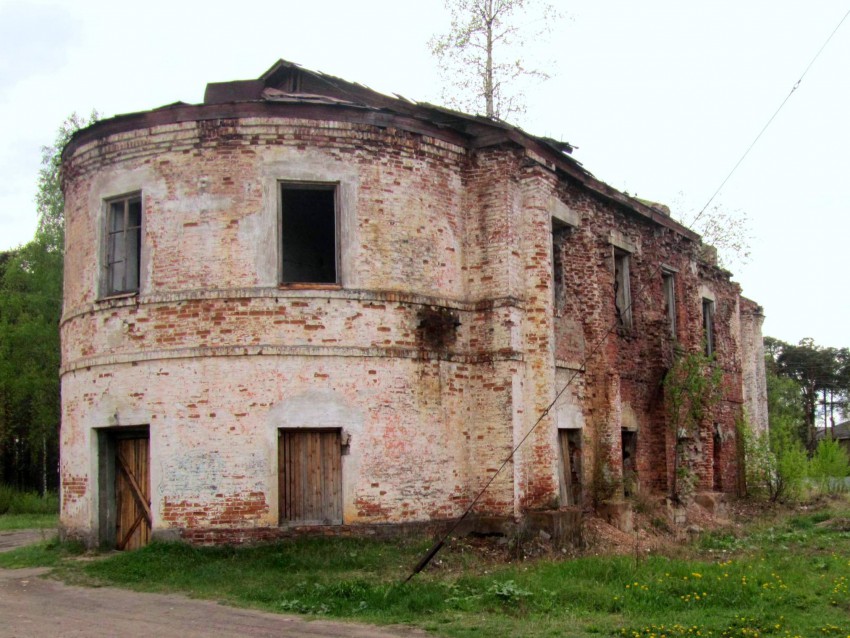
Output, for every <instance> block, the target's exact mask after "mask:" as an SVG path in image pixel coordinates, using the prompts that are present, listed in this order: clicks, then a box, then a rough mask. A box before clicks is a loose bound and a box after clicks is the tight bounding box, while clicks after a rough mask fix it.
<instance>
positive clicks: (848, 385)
mask: <svg viewBox="0 0 850 638" xmlns="http://www.w3.org/2000/svg"><path fill="white" fill-rule="evenodd" d="M764 344H765V352H766V363H767V369H768V371H769V372H774V373H775V374H777V375H779V376H782V377H785V378H788V379H793V380H794V381H795V382H796V383H797V384H798V387H799V391H800V394H799V408H800V409H801V410H802V412H803V415H804V417H805V424H806V446H807V447H808V449H809V451H814V448H815V445H816V429H815V424H816V419H817V416H818V410H819V407H820V406H823V409H824V410H826V416H834V414H833V413H834V411H835V409H838V410H839V411H841V410H846V408H847V406H848V400H850V349H849V348H831V347H824V346H819V345H817V344H816V343H815V342H814V341H813V340H812V339H802V340H801V341H800V343H798V344H797V345H792V344H789V343H785V342H784V341H780V340H778V339H774V338H772V337H765V339H764ZM768 381H770V377H768Z"/></svg>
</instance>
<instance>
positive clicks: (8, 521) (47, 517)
mask: <svg viewBox="0 0 850 638" xmlns="http://www.w3.org/2000/svg"><path fill="white" fill-rule="evenodd" d="M58 524H59V515H58V514H2V515H0V532H5V531H9V530H15V529H56V526H57V525H58Z"/></svg>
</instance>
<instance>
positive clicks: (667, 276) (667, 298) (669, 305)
mask: <svg viewBox="0 0 850 638" xmlns="http://www.w3.org/2000/svg"><path fill="white" fill-rule="evenodd" d="M661 281H662V284H663V288H664V315H665V316H666V317H667V328H668V329H669V330H670V336H671V337H675V336H676V275H675V274H674V273H672V272H670V271H666V270H665V271H663V272H662V273H661Z"/></svg>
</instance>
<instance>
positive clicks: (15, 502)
mask: <svg viewBox="0 0 850 638" xmlns="http://www.w3.org/2000/svg"><path fill="white" fill-rule="evenodd" d="M58 524H59V496H58V495H57V494H56V493H55V492H48V493H47V495H46V496H44V497H42V496H41V495H39V494H38V492H26V491H21V490H18V489H15V488H14V487H11V486H9V485H4V484H2V483H0V532H2V531H9V530H16V529H48V528H55V527H56V526H57V525H58Z"/></svg>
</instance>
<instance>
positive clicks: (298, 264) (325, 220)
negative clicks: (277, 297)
mask: <svg viewBox="0 0 850 638" xmlns="http://www.w3.org/2000/svg"><path fill="white" fill-rule="evenodd" d="M280 202H281V206H280V210H281V215H280V220H281V221H280V241H281V283H284V284H296V283H306V284H334V283H337V282H338V278H337V212H336V187H335V186H334V185H332V184H318V185H317V184H281V187H280Z"/></svg>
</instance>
